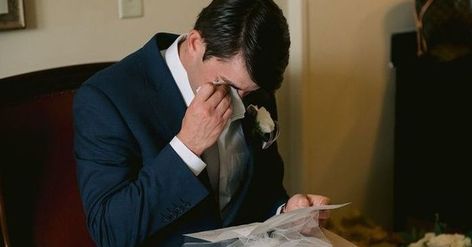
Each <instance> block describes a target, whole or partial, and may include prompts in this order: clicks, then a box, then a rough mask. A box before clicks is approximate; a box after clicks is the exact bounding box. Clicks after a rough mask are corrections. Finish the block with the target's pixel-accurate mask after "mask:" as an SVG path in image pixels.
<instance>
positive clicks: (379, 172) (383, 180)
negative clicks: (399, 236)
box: [364, 0, 415, 228]
mask: <svg viewBox="0 0 472 247" xmlns="http://www.w3.org/2000/svg"><path fill="white" fill-rule="evenodd" d="M414 28H415V24H414V1H411V0H409V1H404V2H402V3H400V4H398V5H396V6H394V7H393V8H391V9H390V10H389V11H387V13H386V15H385V19H384V31H385V32H384V33H383V34H382V35H383V36H384V44H386V46H387V47H386V49H385V50H384V51H385V52H386V54H384V57H385V58H386V60H385V61H383V64H384V65H385V67H384V68H385V76H386V78H385V82H386V85H385V91H384V95H383V104H382V109H381V111H380V114H381V115H380V116H379V117H380V121H379V126H378V131H377V135H376V136H377V139H376V141H375V144H374V148H375V150H374V152H373V154H374V156H373V157H372V164H371V168H372V169H371V170H370V172H371V173H370V174H369V176H368V178H369V181H368V185H379V184H382V185H383V186H367V188H368V190H369V191H367V193H366V195H367V198H366V200H367V201H370V202H372V201H376V199H377V200H378V199H380V198H372V196H375V195H381V194H382V193H385V191H379V189H382V188H383V189H385V188H388V190H389V194H388V195H386V196H384V198H382V199H385V200H387V201H388V205H390V208H389V211H390V212H391V213H390V215H389V216H385V215H373V217H374V218H376V219H379V218H380V219H383V220H384V221H385V223H386V224H385V226H386V227H388V228H392V227H393V164H394V163H393V159H394V155H393V151H394V150H393V147H394V146H393V143H394V123H395V114H394V113H395V74H394V70H393V69H392V68H391V66H389V64H390V49H391V36H392V34H393V33H398V32H405V31H411V30H414ZM385 147H389V148H388V149H385ZM365 210H367V209H364V211H365Z"/></svg>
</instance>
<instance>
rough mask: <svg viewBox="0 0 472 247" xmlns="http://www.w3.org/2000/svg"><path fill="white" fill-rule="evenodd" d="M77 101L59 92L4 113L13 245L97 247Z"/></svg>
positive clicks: (7, 199) (5, 176)
mask: <svg viewBox="0 0 472 247" xmlns="http://www.w3.org/2000/svg"><path fill="white" fill-rule="evenodd" d="M72 98H73V93H72V92H66V93H55V94H53V95H50V96H46V97H41V98H40V99H36V100H32V101H29V102H26V103H24V104H21V105H17V106H14V107H8V108H6V109H2V110H1V116H2V121H1V123H0V126H1V128H0V133H1V135H0V136H2V143H3V145H5V146H4V147H3V148H2V150H3V151H6V152H2V155H1V157H2V160H5V161H7V162H6V163H4V164H2V166H3V169H2V170H3V176H2V182H3V184H2V189H3V194H4V203H5V212H6V213H7V218H6V220H7V224H8V230H9V236H10V241H11V244H12V246H50V247H51V246H77V247H79V246H80V247H84V246H93V242H92V241H91V239H90V237H89V235H88V233H87V230H86V227H85V222H84V214H83V211H82V206H81V202H80V198H79V192H78V187H77V185H76V177H75V164H74V160H73V148H72V140H73V139H72V134H73V130H72V124H73V123H72ZM5 155H6V157H5Z"/></svg>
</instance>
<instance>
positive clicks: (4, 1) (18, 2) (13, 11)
mask: <svg viewBox="0 0 472 247" xmlns="http://www.w3.org/2000/svg"><path fill="white" fill-rule="evenodd" d="M25 27H26V22H25V10H24V6H23V0H0V31H3V30H11V29H22V28H25Z"/></svg>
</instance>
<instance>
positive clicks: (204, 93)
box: [195, 83, 216, 102]
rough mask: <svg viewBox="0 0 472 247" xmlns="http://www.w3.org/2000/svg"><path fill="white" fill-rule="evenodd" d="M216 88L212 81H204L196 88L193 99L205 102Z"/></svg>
mask: <svg viewBox="0 0 472 247" xmlns="http://www.w3.org/2000/svg"><path fill="white" fill-rule="evenodd" d="M215 90H216V86H215V85H213V84H212V83H205V84H203V85H201V86H200V87H198V88H197V90H196V91H197V92H196V95H195V100H197V101H200V102H205V101H207V100H208V98H210V96H212V95H213V93H214V92H215Z"/></svg>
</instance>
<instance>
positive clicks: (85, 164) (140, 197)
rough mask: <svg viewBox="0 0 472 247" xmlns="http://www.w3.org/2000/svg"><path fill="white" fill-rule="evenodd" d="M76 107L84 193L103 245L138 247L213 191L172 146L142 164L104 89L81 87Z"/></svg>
mask: <svg viewBox="0 0 472 247" xmlns="http://www.w3.org/2000/svg"><path fill="white" fill-rule="evenodd" d="M73 110H74V124H75V126H74V128H75V136H74V142H75V158H76V163H77V176H78V183H79V188H80V194H81V197H82V202H83V206H84V208H85V211H86V217H87V219H86V221H87V226H88V228H89V231H90V233H91V235H92V237H93V238H94V240H95V242H96V244H97V245H98V246H114V247H116V246H136V245H138V244H139V243H141V242H142V241H143V240H144V239H145V238H146V237H147V236H149V235H151V234H153V233H156V232H157V231H159V229H162V228H163V227H165V226H166V225H168V224H169V223H170V222H172V221H173V220H174V219H176V218H178V217H179V216H181V215H182V214H184V213H185V212H187V211H188V210H189V209H190V208H192V207H193V206H195V205H196V204H197V203H198V202H199V201H201V200H202V199H203V198H204V197H206V195H207V194H208V192H207V190H206V189H205V187H204V186H203V185H202V184H201V183H200V181H199V180H198V178H197V177H196V176H195V175H194V174H193V173H192V172H191V171H190V169H189V168H188V167H187V165H186V164H185V163H184V162H183V161H182V159H181V158H180V157H179V156H178V155H177V154H176V153H175V151H174V150H173V149H172V147H171V146H170V145H169V144H167V145H165V146H164V147H163V148H162V149H161V150H160V152H159V153H158V154H157V156H156V157H154V158H153V159H152V160H150V161H146V162H147V163H146V164H142V159H141V157H140V151H139V147H138V143H137V141H136V140H135V139H134V137H133V135H132V133H131V131H130V129H129V128H128V126H127V125H126V123H125V122H124V120H123V119H122V117H121V115H120V114H119V111H118V110H117V109H116V107H115V106H114V105H113V103H112V102H111V100H110V99H109V98H108V97H107V96H106V94H104V93H103V92H102V91H100V89H98V88H96V87H94V86H93V85H88V84H87V85H84V86H82V87H81V88H80V89H79V90H78V91H77V93H76V96H75V98H74V106H73Z"/></svg>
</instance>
